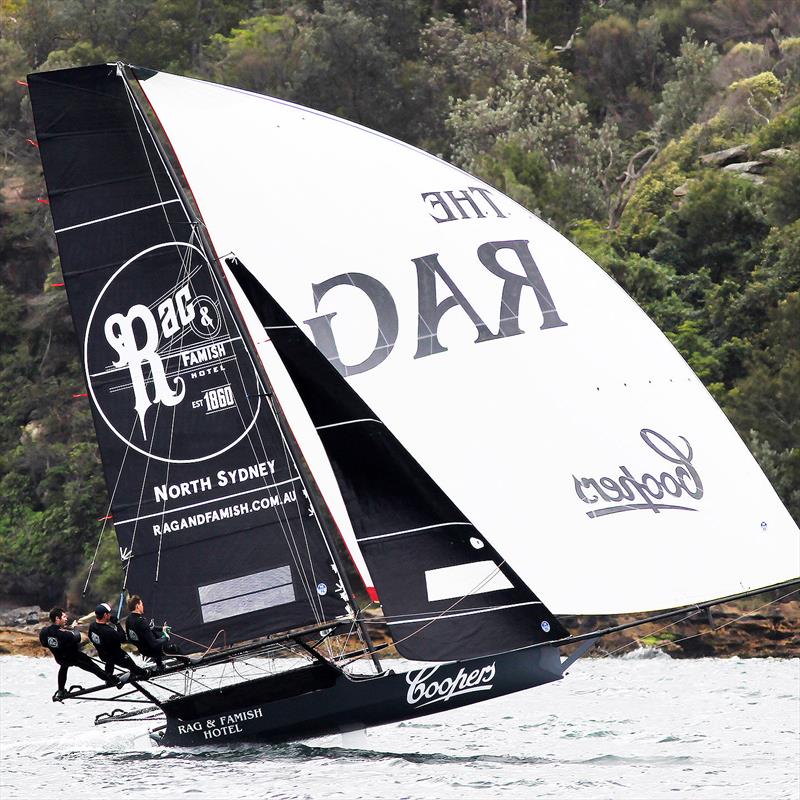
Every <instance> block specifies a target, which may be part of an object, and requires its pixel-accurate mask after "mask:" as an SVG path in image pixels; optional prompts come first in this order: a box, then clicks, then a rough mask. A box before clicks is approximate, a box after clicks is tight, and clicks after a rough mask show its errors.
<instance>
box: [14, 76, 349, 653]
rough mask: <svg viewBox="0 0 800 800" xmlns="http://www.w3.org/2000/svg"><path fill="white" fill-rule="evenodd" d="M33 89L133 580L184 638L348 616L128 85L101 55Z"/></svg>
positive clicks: (263, 398) (242, 344)
mask: <svg viewBox="0 0 800 800" xmlns="http://www.w3.org/2000/svg"><path fill="white" fill-rule="evenodd" d="M29 85H30V92H31V98H32V101H33V108H34V119H35V122H36V130H37V136H38V141H39V146H40V152H41V157H42V163H43V165H44V170H45V175H46V180H47V187H48V193H49V197H50V208H51V211H52V215H53V223H54V226H55V230H56V238H57V241H58V248H59V253H60V256H61V267H62V271H63V274H64V280H65V283H66V290H67V293H68V296H69V302H70V306H71V309H72V315H73V318H74V320H75V326H76V330H77V333H78V337H79V341H81V342H82V343H83V347H82V352H83V360H84V366H85V370H86V376H87V386H88V392H89V395H90V398H91V406H92V412H93V414H94V421H95V428H96V430H97V438H98V442H99V445H100V451H101V455H102V460H103V465H104V469H105V477H106V481H107V484H108V490H109V495H110V497H111V513H112V515H113V518H114V526H115V528H116V532H117V537H118V540H119V545H120V554H121V556H122V558H123V561H124V563H125V570H126V586H127V588H128V589H129V590H130V591H131V592H136V593H138V594H141V595H142V596H143V598H144V600H145V604H146V606H147V607H148V608H149V609H152V612H153V613H155V614H156V615H158V618H159V619H166V620H167V621H168V622H169V623H170V624H171V625H172V626H173V627H174V629H175V630H176V631H177V632H178V633H179V634H180V635H181V636H182V637H183V639H184V640H185V644H186V647H187V649H199V648H201V647H206V646H207V645H208V644H209V643H210V642H212V641H214V640H215V638H216V639H217V644H221V643H222V642H223V641H224V642H227V643H228V644H231V643H234V642H238V641H243V640H247V639H251V638H253V637H256V636H263V635H265V634H269V633H272V632H276V631H285V630H288V629H291V628H296V627H299V626H302V625H308V624H314V623H320V622H322V621H324V620H331V619H334V618H336V617H339V616H341V615H343V614H344V613H345V602H344V601H343V600H342V598H341V597H340V596H338V595H337V592H336V587H337V584H338V583H339V576H338V575H337V573H336V572H335V571H334V569H333V568H332V557H331V554H330V552H329V549H328V548H327V547H326V543H325V541H324V540H323V538H322V536H321V535H320V528H319V525H318V524H317V521H316V518H315V516H314V515H313V514H312V513H311V511H310V505H309V501H308V499H307V496H306V494H305V490H304V484H303V481H302V479H301V476H300V474H299V472H298V469H297V467H296V465H295V463H294V460H293V459H292V458H291V456H290V453H289V451H288V448H287V443H286V441H285V438H284V434H283V432H282V431H281V429H280V427H279V425H278V423H277V421H276V418H275V414H274V412H273V406H272V399H271V397H270V396H269V395H268V393H267V391H266V390H265V387H264V385H263V382H262V381H261V380H260V378H259V374H258V370H257V369H256V365H255V363H254V360H253V356H252V354H251V353H250V352H249V350H248V347H247V344H246V341H245V339H246V337H245V336H244V333H243V330H242V328H241V325H240V323H239V321H238V320H237V317H236V315H235V314H234V312H233V309H232V308H231V307H230V304H229V302H228V300H227V299H226V295H225V293H224V292H223V291H222V288H223V287H222V286H221V283H220V281H221V279H220V274H219V270H218V269H215V268H214V267H213V266H212V264H211V262H210V260H209V255H208V254H207V252H206V251H204V249H203V246H202V241H201V238H200V237H199V236H198V235H197V231H196V229H195V225H193V224H192V217H191V216H190V214H189V213H188V211H187V209H186V208H185V206H184V203H183V202H182V199H181V195H180V192H179V189H178V187H177V186H176V185H175V183H174V181H173V179H172V178H171V176H170V173H169V171H168V169H167V165H166V164H165V163H164V162H163V160H162V157H161V155H160V152H159V149H158V148H157V146H156V143H155V141H154V139H153V137H152V136H151V134H150V131H149V128H148V126H147V124H146V121H145V119H144V118H143V116H142V115H141V114H140V113H139V112H138V109H137V106H136V104H135V103H134V100H133V98H132V96H131V94H130V92H129V90H128V88H127V84H126V82H125V81H124V80H123V79H122V78H121V76H120V75H119V74H118V71H117V68H116V67H114V66H97V67H91V68H87V69H82V70H68V71H59V72H51V73H47V74H44V75H33V76H31V79H30V84H29ZM221 632H224V638H222V639H220V634H221Z"/></svg>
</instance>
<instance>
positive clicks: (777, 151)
mask: <svg viewBox="0 0 800 800" xmlns="http://www.w3.org/2000/svg"><path fill="white" fill-rule="evenodd" d="M791 154H792V151H791V150H790V149H789V148H788V147H771V148H770V149H769V150H762V151H761V152H760V153H759V154H758V157H759V158H762V159H764V161H770V162H774V161H780V160H781V159H782V158H786V157H787V156H790V155H791Z"/></svg>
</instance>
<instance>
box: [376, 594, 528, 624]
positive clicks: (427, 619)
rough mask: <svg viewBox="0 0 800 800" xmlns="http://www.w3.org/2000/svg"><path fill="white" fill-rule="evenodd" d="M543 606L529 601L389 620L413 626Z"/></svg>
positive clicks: (390, 622) (391, 622) (392, 622)
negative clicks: (418, 623)
mask: <svg viewBox="0 0 800 800" xmlns="http://www.w3.org/2000/svg"><path fill="white" fill-rule="evenodd" d="M540 605H543V604H542V601H541V600H528V601H527V602H525V603H511V604H510V605H507V606H492V607H491V608H478V609H475V610H473V611H459V612H457V613H455V614H449V613H446V612H445V613H443V614H436V615H434V616H432V617H418V618H417V619H400V620H396V621H395V620H389V625H411V624H413V623H416V622H432V621H434V620H445V619H452V618H453V617H468V616H471V615H473V614H488V613H489V612H491V611H505V610H506V609H509V608H520V607H521V606H540Z"/></svg>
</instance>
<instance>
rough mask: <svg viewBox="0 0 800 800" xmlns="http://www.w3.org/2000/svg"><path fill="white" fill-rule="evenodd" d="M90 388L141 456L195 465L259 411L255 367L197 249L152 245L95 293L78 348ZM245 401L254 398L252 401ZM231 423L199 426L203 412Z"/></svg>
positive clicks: (236, 436) (226, 444)
mask: <svg viewBox="0 0 800 800" xmlns="http://www.w3.org/2000/svg"><path fill="white" fill-rule="evenodd" d="M84 362H85V364H86V370H87V378H88V387H89V393H90V394H91V397H92V399H93V401H94V403H95V405H96V408H97V410H98V412H99V414H100V416H101V417H102V418H103V419H104V420H105V422H106V423H107V424H108V426H109V428H110V429H111V430H112V431H113V433H114V434H115V435H116V436H117V437H118V438H119V439H121V440H122V441H123V442H125V444H126V445H128V446H130V447H132V448H133V449H135V450H138V451H139V452H140V453H142V454H144V455H146V456H148V457H150V458H155V459H159V460H162V461H170V462H181V463H192V462H196V461H203V460H205V459H208V458H211V457H213V456H215V455H218V454H220V453H222V452H224V451H225V450H227V449H229V448H230V447H232V446H233V445H235V444H236V443H237V442H238V441H239V440H240V439H241V438H242V437H243V436H245V435H246V434H247V431H248V430H249V429H250V428H251V427H252V425H253V424H254V422H255V419H256V417H257V414H258V410H259V408H260V397H259V392H258V388H257V386H258V379H257V376H256V372H255V366H254V365H253V364H252V362H251V360H250V358H249V356H248V355H247V353H246V350H245V348H244V344H243V342H242V340H241V337H240V336H239V335H238V332H237V330H236V328H235V324H234V322H233V319H232V318H229V315H226V312H225V310H224V303H223V302H222V300H221V299H220V294H219V291H218V287H217V286H216V283H215V277H214V275H213V273H212V271H211V267H210V265H209V264H208V261H207V260H206V258H205V255H204V254H203V252H202V251H201V250H200V249H199V248H197V247H195V246H194V245H192V244H189V243H186V242H165V243H163V244H159V245H155V246H153V247H149V248H147V249H146V250H144V251H142V252H141V253H138V254H137V255H135V256H134V257H133V258H131V259H129V260H128V261H127V262H125V263H124V264H123V265H122V266H121V267H120V268H119V269H118V270H117V271H116V272H115V273H114V274H113V275H112V277H111V278H110V279H109V280H108V281H107V283H106V284H105V285H104V286H103V288H102V289H101V291H100V292H99V294H98V297H97V300H96V301H95V304H94V306H93V308H92V310H91V313H90V315H89V319H88V323H87V328H86V338H85V344H84ZM250 398H256V399H255V400H254V401H252V402H251V401H250ZM220 412H229V414H233V415H234V418H232V419H233V423H234V424H230V425H227V426H226V425H225V424H220V420H221V418H220V417H215V423H217V424H215V425H214V428H213V430H214V434H213V435H206V436H178V437H176V436H175V435H174V432H175V430H176V429H177V430H182V431H186V430H187V429H188V430H203V429H204V428H206V426H205V425H204V424H203V421H204V420H205V418H206V417H207V416H208V415H209V414H218V413H220Z"/></svg>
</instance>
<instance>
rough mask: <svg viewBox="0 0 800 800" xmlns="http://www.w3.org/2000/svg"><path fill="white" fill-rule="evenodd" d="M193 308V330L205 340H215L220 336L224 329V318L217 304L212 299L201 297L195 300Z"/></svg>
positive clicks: (191, 323)
mask: <svg viewBox="0 0 800 800" xmlns="http://www.w3.org/2000/svg"><path fill="white" fill-rule="evenodd" d="M192 306H193V308H194V315H193V319H192V321H191V322H190V323H189V324H190V325H191V326H192V330H193V331H194V332H195V333H196V334H197V335H198V336H200V337H201V338H203V339H213V338H214V337H215V336H217V335H218V334H219V331H220V328H221V327H222V318H221V316H220V312H219V308H218V307H217V304H216V303H215V302H214V301H213V300H212V299H211V298H210V297H206V295H200V297H195V298H194V300H193V301H192Z"/></svg>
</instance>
